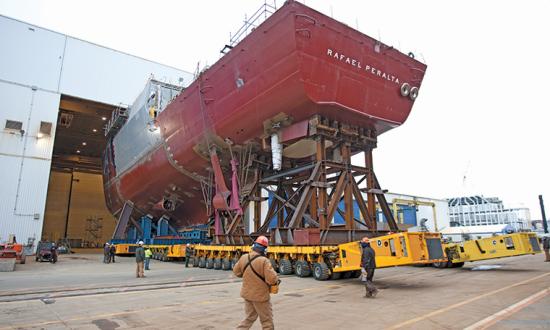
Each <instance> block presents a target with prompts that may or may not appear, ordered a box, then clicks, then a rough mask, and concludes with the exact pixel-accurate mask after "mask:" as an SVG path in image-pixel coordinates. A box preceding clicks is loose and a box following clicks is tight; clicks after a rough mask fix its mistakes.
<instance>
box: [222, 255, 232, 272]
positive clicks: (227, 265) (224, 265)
mask: <svg viewBox="0 0 550 330" xmlns="http://www.w3.org/2000/svg"><path fill="white" fill-rule="evenodd" d="M222 269H223V270H231V260H229V258H225V259H223V260H222Z"/></svg>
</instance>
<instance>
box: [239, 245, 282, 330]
mask: <svg viewBox="0 0 550 330" xmlns="http://www.w3.org/2000/svg"><path fill="white" fill-rule="evenodd" d="M268 245H269V242H268V239H267V237H265V236H259V237H258V238H257V239H256V241H254V244H253V245H252V251H250V253H248V254H245V255H243V256H241V258H240V259H239V261H238V262H237V264H236V265H235V267H234V268H233V273H234V274H235V275H236V276H238V277H242V278H243V284H242V287H241V297H242V298H243V299H244V312H245V319H244V320H242V321H241V323H239V325H238V326H237V329H250V327H251V326H252V324H254V322H255V321H256V319H257V318H258V316H259V317H260V322H261V324H262V329H273V328H274V325H273V312H272V309H271V301H270V296H269V293H270V287H271V286H275V285H277V284H278V283H279V278H278V276H277V273H276V272H275V270H274V269H273V266H272V265H271V262H270V261H269V259H268V258H267V257H266V250H267V246H268Z"/></svg>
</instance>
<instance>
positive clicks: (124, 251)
mask: <svg viewBox="0 0 550 330" xmlns="http://www.w3.org/2000/svg"><path fill="white" fill-rule="evenodd" d="M137 246H138V245H137V244H115V254H116V255H117V256H130V255H134V254H135V252H136V248H137Z"/></svg>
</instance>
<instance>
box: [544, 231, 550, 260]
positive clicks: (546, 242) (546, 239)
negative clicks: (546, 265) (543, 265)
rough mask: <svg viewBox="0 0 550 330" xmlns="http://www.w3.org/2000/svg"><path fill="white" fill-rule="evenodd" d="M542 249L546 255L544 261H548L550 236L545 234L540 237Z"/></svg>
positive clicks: (549, 256)
mask: <svg viewBox="0 0 550 330" xmlns="http://www.w3.org/2000/svg"><path fill="white" fill-rule="evenodd" d="M542 249H543V250H544V254H545V255H546V260H544V261H546V262H550V236H545V237H544V238H543V239H542Z"/></svg>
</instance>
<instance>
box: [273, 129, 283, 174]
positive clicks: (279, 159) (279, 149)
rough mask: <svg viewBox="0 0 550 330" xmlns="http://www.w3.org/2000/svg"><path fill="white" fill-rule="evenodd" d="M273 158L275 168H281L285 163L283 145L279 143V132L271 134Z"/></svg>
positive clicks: (277, 169) (276, 169)
mask: <svg viewBox="0 0 550 330" xmlns="http://www.w3.org/2000/svg"><path fill="white" fill-rule="evenodd" d="M271 158H272V159H273V169H274V170H275V171H279V170H281V166H282V164H283V146H282V144H280V143H279V134H278V133H273V134H271Z"/></svg>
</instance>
